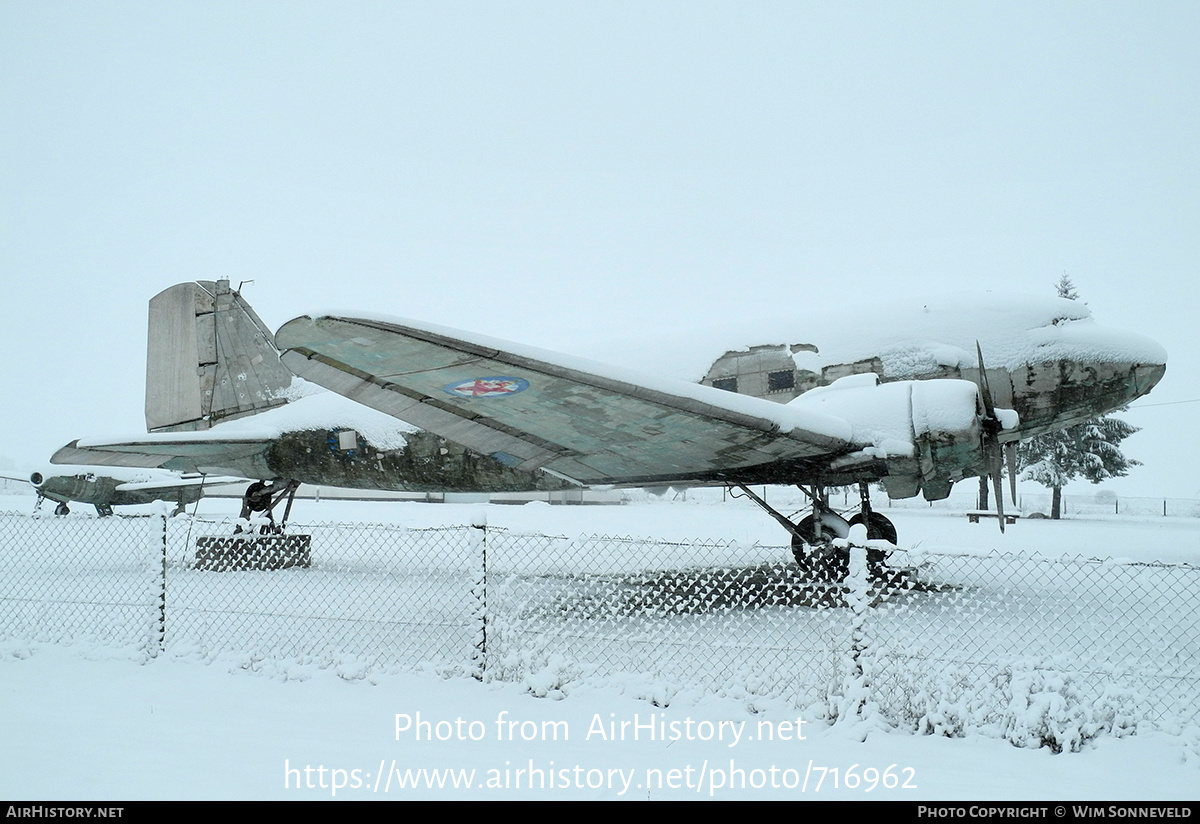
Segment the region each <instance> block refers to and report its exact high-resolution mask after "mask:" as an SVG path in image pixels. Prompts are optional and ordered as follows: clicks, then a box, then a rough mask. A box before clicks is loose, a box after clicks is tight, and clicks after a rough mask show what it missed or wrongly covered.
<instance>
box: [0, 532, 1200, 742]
mask: <svg viewBox="0 0 1200 824" xmlns="http://www.w3.org/2000/svg"><path fill="white" fill-rule="evenodd" d="M234 529H235V527H234V526H233V525H232V524H229V523H213V522H204V521H200V520H193V519H190V518H186V517H180V518H172V519H164V518H161V517H150V518H121V517H114V518H103V519H96V518H74V517H68V518H54V517H49V516H46V517H30V516H27V515H0V638H8V639H24V640H36V641H52V642H76V643H86V642H95V643H103V644H119V645H135V646H137V647H139V648H143V649H145V650H146V651H147V652H148V653H150V654H156V653H158V652H160V651H163V650H165V651H167V652H168V653H171V654H176V655H187V654H192V653H199V654H201V655H203V656H208V657H214V656H216V655H219V654H223V653H236V654H239V655H243V656H248V657H250V658H256V659H263V660H275V661H296V660H299V661H306V662H312V663H316V664H318V665H323V666H338V667H339V668H340V670H341V671H343V672H350V673H353V672H360V673H366V672H369V671H371V670H376V669H378V670H401V669H412V668H416V667H432V668H435V669H437V670H439V671H442V672H450V673H455V672H457V673H470V674H473V675H475V676H477V677H481V678H489V679H504V680H520V681H523V682H524V683H526V684H527V685H528V687H529V689H530V690H532V691H534V692H535V693H538V694H546V693H549V692H552V691H554V690H566V691H569V690H570V688H571V685H572V684H575V683H579V682H581V681H584V680H587V681H591V682H596V681H602V680H604V679H621V680H622V682H623V683H625V684H629V683H631V682H636V683H637V684H638V685H639V690H640V694H643V695H645V696H646V697H649V698H651V699H653V700H659V701H661V702H664V703H666V702H670V701H671V700H672V698H673V696H675V695H676V694H678V693H680V692H697V691H706V692H720V693H723V694H726V695H736V696H742V697H745V698H746V700H747V701H749V702H751V703H753V701H754V700H756V699H758V698H769V699H773V700H785V701H787V702H789V703H790V704H791V705H793V706H796V707H798V708H802V709H805V710H806V711H809V712H816V713H817V714H818V715H820V716H821V717H825V718H836V717H838V716H839V715H844V714H845V713H847V712H848V711H850V710H848V709H847V708H848V707H851V708H853V710H852V711H853V712H856V713H860V714H861V713H862V712H866V711H869V712H875V713H878V714H879V716H880V717H881V718H883V719H884V720H886V721H887V722H888V723H889V724H892V725H895V726H900V727H903V728H908V729H913V730H917V731H922V732H930V733H938V734H945V735H961V734H966V733H967V732H985V733H989V734H993V735H998V736H1002V737H1007V738H1008V739H1009V740H1012V741H1013V742H1014V743H1017V744H1021V745H1035V746H1041V745H1049V746H1051V747H1054V748H1074V747H1077V746H1078V744H1079V742H1080V741H1081V740H1083V739H1085V738H1087V737H1092V736H1095V735H1103V734H1117V735H1120V734H1124V733H1126V732H1130V731H1134V730H1136V729H1138V728H1141V727H1144V726H1147V725H1148V726H1149V727H1154V728H1159V729H1167V730H1174V729H1178V728H1180V727H1182V726H1183V725H1186V724H1190V723H1197V722H1198V721H1200V711H1198V709H1197V708H1198V707H1200V624H1197V622H1196V621H1195V614H1196V612H1197V607H1200V569H1197V568H1196V567H1192V566H1187V565H1160V564H1145V563H1115V562H1101V561H1095V560H1084V559H1077V558H1053V559H1051V558H1043V557H1034V556H1018V555H986V556H979V555H948V554H930V553H925V554H919V555H918V554H916V553H907V552H903V551H896V552H894V553H893V554H892V555H891V557H890V558H889V559H888V562H887V567H886V568H884V569H879V568H877V567H873V565H869V564H866V563H865V560H864V561H863V562H862V563H858V564H857V565H855V563H851V564H850V569H851V571H852V572H851V575H850V577H849V578H848V579H846V580H830V579H829V578H828V576H822V575H814V574H812V573H809V574H805V573H802V572H801V570H800V568H799V567H798V566H797V565H796V564H795V562H794V560H793V558H792V554H791V550H790V549H789V548H783V547H762V546H746V545H742V544H736V543H721V542H712V543H688V544H682V543H666V542H658V541H650V540H635V539H630V538H614V537H605V536H590V537H582V538H563V537H551V536H545V535H522V534H516V533H511V532H508V531H505V530H501V529H495V528H480V527H470V526H462V527H450V528H444V529H430V530H411V529H405V528H401V527H397V526H386V525H362V524H338V525H314V526H291V527H289V528H288V534H287V535H286V536H278V535H277V536H257V535H236V534H235V532H234ZM844 572H845V567H844V566H843V567H842V574H844ZM814 579H816V580H814ZM851 699H853V700H851Z"/></svg>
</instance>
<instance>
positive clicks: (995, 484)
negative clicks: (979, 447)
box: [992, 455, 1004, 532]
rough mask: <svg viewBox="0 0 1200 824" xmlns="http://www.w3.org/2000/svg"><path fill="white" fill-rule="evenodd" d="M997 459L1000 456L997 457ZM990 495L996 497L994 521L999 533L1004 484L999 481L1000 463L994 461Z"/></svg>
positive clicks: (1002, 529) (1002, 516) (1001, 527)
mask: <svg viewBox="0 0 1200 824" xmlns="http://www.w3.org/2000/svg"><path fill="white" fill-rule="evenodd" d="M996 457H997V458H999V457H1000V456H999V455H997V456H996ZM992 493H993V494H994V495H995V496H996V520H997V521H999V522H1000V531H1001V532H1003V531H1004V482H1003V481H1002V480H1001V479H1000V462H999V461H996V471H995V472H993V473H992Z"/></svg>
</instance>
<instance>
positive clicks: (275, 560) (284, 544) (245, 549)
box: [195, 478, 312, 572]
mask: <svg viewBox="0 0 1200 824" xmlns="http://www.w3.org/2000/svg"><path fill="white" fill-rule="evenodd" d="M299 486H300V483H299V482H298V481H289V480H284V479H281V478H277V479H275V480H274V481H256V482H254V483H252V484H250V486H249V487H247V488H246V494H245V495H244V496H243V497H242V512H241V515H239V516H238V517H239V520H240V523H239V524H238V527H237V529H235V530H234V534H233V535H225V536H219V535H208V536H201V537H199V538H197V539H196V561H195V568H196V569H203V570H208V571H211V572H239V571H244V570H278V569H290V568H292V567H300V568H307V567H309V566H311V564H312V536H311V535H298V534H285V533H284V531H283V530H284V527H285V526H286V525H287V519H288V516H289V515H290V514H291V512H292V501H293V500H294V499H295V497H296V489H297V488H298V487H299ZM284 498H287V507H286V509H285V510H284V513H283V520H281V521H280V522H279V523H278V524H276V523H275V515H274V510H275V507H276V506H277V505H278V504H279V503H280V502H281V501H282V500H283V499H284ZM256 512H259V513H265V514H266V517H267V522H266V523H264V524H261V525H260V526H258V527H254V526H251V525H249V523H248V522H249V519H250V516H251V515H252V514H253V513H256Z"/></svg>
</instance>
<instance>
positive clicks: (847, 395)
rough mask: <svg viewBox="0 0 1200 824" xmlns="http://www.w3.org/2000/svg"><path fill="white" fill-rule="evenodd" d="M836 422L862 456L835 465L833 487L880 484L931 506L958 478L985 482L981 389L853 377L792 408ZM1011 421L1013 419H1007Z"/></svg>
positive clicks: (958, 382) (811, 394)
mask: <svg viewBox="0 0 1200 824" xmlns="http://www.w3.org/2000/svg"><path fill="white" fill-rule="evenodd" d="M791 403H792V404H793V405H796V406H802V407H805V408H812V409H814V410H819V411H821V412H824V413H827V414H831V415H837V416H838V417H840V418H843V419H844V420H846V421H847V422H848V423H849V424H850V425H851V427H852V429H853V440H854V442H856V443H859V444H862V448H861V449H860V450H859V451H857V452H854V453H851V454H849V455H846V456H844V457H842V458H840V459H838V460H837V461H835V462H834V464H833V465H832V467H831V469H832V470H834V473H835V474H836V475H837V476H838V479H837V480H834V481H831V483H833V484H836V483H838V482H843V473H845V480H844V482H851V481H854V480H867V479H869V478H871V477H872V476H874V477H878V478H879V479H880V480H881V481H882V482H883V485H884V488H885V489H886V490H887V493H888V496H889V497H892V498H911V497H913V496H914V495H916V494H917V493H918V492H920V493H922V494H923V495H924V497H925V499H926V500H930V501H936V500H941V499H942V498H945V497H946V496H947V495H949V494H950V487H951V486H952V485H953V484H954V482H955V481H960V480H962V479H963V478H969V477H974V476H978V475H985V474H987V471H988V457H987V452H986V450H985V447H984V429H983V418H984V409H983V403H982V401H981V400H980V397H979V390H978V387H976V385H975V384H974V383H971V382H970V381H964V380H955V379H940V380H924V381H893V382H891V383H884V384H880V383H879V382H878V378H877V377H876V376H875V375H874V374H870V373H868V374H862V375H852V376H849V377H846V378H842V379H841V380H838V381H835V382H834V383H832V384H830V385H829V386H827V387H821V388H818V389H814V390H812V391H810V392H806V393H805V394H803V395H801V396H800V397H798V398H796V399H795V400H794V401H792V402H791ZM1009 414H1010V415H1011V413H1009Z"/></svg>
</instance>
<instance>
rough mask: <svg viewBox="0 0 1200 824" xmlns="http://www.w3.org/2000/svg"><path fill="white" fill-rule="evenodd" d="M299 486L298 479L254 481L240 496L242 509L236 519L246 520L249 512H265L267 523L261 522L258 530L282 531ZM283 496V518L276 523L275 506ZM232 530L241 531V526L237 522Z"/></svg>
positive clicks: (266, 533) (268, 531) (263, 532)
mask: <svg viewBox="0 0 1200 824" xmlns="http://www.w3.org/2000/svg"><path fill="white" fill-rule="evenodd" d="M299 487H300V482H299V481H285V480H283V479H282V478H276V479H275V480H273V481H255V482H254V483H252V484H250V486H248V487H246V493H245V494H244V495H243V496H242V511H241V514H239V515H238V519H239V520H241V521H248V520H250V515H251V513H254V512H265V513H266V515H267V523H266V524H263V526H262V527H261V528H260V530H259V531H260V532H261V533H262V534H263V535H270V534H273V533H280V532H283V528H284V527H285V526H286V525H287V519H288V516H289V515H291V513H292V501H293V500H295V498H296V490H297V489H298V488H299ZM285 496H286V497H287V506H286V507H285V508H284V511H283V520H282V521H280V522H279V524H278V525H276V523H275V507H276V506H278V504H279V502H280V501H282V500H283V499H284V497H285ZM234 531H235V532H241V531H242V526H241V525H240V524H239V525H238V528H237V529H236V530H234Z"/></svg>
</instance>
